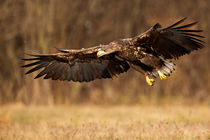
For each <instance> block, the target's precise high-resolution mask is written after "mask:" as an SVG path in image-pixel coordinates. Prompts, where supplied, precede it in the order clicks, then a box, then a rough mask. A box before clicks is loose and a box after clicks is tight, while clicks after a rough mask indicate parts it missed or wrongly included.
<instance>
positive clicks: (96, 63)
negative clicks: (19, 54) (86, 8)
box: [22, 49, 130, 82]
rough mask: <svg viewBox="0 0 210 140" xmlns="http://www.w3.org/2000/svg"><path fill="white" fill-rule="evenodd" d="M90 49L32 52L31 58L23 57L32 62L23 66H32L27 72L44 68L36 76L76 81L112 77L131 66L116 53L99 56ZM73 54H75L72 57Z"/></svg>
mask: <svg viewBox="0 0 210 140" xmlns="http://www.w3.org/2000/svg"><path fill="white" fill-rule="evenodd" d="M89 50H90V49H89ZM89 50H88V51H87V50H86V52H87V54H85V53H84V52H83V53H81V51H78V53H75V52H74V53H73V54H71V53H67V50H65V51H63V50H62V51H63V53H62V52H61V53H58V54H49V55H46V54H45V55H39V54H36V55H34V54H32V55H29V56H30V57H31V58H26V59H22V60H24V61H27V62H28V61H29V62H31V63H29V64H26V65H24V66H22V67H24V68H25V67H32V68H31V69H29V70H28V71H27V72H26V74H29V73H32V72H34V71H37V70H40V69H42V70H41V71H40V72H39V73H38V74H37V75H36V76H35V78H40V77H42V76H43V77H44V79H52V80H61V81H64V80H67V81H74V82H89V81H92V80H95V79H102V78H112V77H113V76H115V75H118V74H120V73H123V72H126V71H127V70H128V69H129V68H130V67H129V65H128V63H127V62H126V61H123V60H118V59H116V58H114V57H113V55H114V54H108V55H106V56H105V57H102V58H97V56H96V53H95V52H96V51H94V54H91V53H90V51H89ZM72 55H74V56H73V57H72ZM74 57H75V58H74ZM34 61H35V62H34Z"/></svg>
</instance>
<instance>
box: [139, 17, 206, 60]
mask: <svg viewBox="0 0 210 140" xmlns="http://www.w3.org/2000/svg"><path fill="white" fill-rule="evenodd" d="M185 19H186V18H183V19H182V20H180V21H178V22H176V23H174V24H173V25H171V26H169V27H167V28H160V24H156V25H155V26H153V27H152V28H151V29H150V30H148V31H147V32H145V33H143V34H142V35H140V36H139V37H138V38H137V42H140V43H143V44H144V43H145V44H146V45H145V46H146V47H149V48H150V49H152V50H153V51H155V52H156V53H157V54H158V55H162V56H163V57H164V58H166V59H172V58H175V59H177V58H178V57H180V56H182V55H185V54H189V53H190V52H191V51H193V50H198V49H200V48H203V47H204V41H203V40H201V38H204V37H203V36H201V35H199V34H198V33H199V32H202V30H190V29H186V28H187V27H191V26H193V25H195V24H196V23H197V22H193V23H190V24H186V25H182V26H178V25H179V24H180V23H182V22H183V21H184V20H185Z"/></svg>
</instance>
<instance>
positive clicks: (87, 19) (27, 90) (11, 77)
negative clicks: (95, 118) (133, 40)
mask: <svg viewBox="0 0 210 140" xmlns="http://www.w3.org/2000/svg"><path fill="white" fill-rule="evenodd" d="M209 5H210V1H207V0H206V1H198V0H187V1H184V4H183V0H172V1H171V0H157V1H153V0H129V1H128V0H120V1H118V0H69V1H66V0H30V1H29V0H1V1H0V85H1V88H0V103H1V104H5V103H11V102H23V103H25V104H69V103H86V102H89V103H96V104H107V103H111V104H115V103H145V102H149V101H159V102H161V101H163V100H164V99H166V100H167V99H173V98H180V99H186V101H199V102H203V101H208V102H209V101H210V96H209V92H210V63H209V60H210V49H209V47H208V44H209V41H210V40H209V38H208V35H209V34H210V16H209V15H210V9H209ZM183 17H188V20H187V21H189V22H192V21H195V20H196V21H197V20H198V21H199V24H198V25H196V26H195V27H194V28H196V29H198V28H199V29H203V30H204V33H203V35H204V36H206V39H205V41H206V46H207V47H206V48H205V49H203V50H200V51H198V52H193V53H192V54H191V55H189V56H183V57H181V60H179V61H178V62H177V66H176V71H175V72H174V73H173V74H172V76H171V77H170V78H168V79H167V80H164V81H160V80H157V81H156V83H155V86H154V87H149V86H148V85H147V84H146V82H145V77H144V76H143V75H141V74H140V73H137V72H134V71H129V72H128V73H127V74H122V75H121V76H119V77H118V78H115V79H114V80H96V81H94V82H91V83H82V84H80V83H73V82H60V81H51V80H42V79H38V80H33V77H34V76H35V74H37V73H35V74H34V75H27V76H24V72H25V71H24V70H23V69H21V67H20V66H21V65H23V62H22V61H21V60H20V58H23V57H25V56H24V52H31V50H34V51H36V52H39V53H54V52H56V50H55V49H54V48H53V47H54V46H56V47H58V48H66V49H72V48H74V49H75V48H78V49H79V48H86V47H91V46H95V45H98V44H102V43H108V42H110V41H113V40H115V39H119V38H128V37H132V36H136V35H138V34H140V33H142V32H144V31H145V30H147V29H148V28H149V27H150V26H152V25H154V24H155V23H156V22H160V23H161V24H162V25H165V26H167V25H169V24H172V23H173V22H175V21H177V20H179V19H181V18H183Z"/></svg>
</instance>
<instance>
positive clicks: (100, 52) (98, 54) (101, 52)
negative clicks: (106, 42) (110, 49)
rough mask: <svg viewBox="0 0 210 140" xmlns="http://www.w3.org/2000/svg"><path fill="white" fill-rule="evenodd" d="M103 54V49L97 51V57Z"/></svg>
mask: <svg viewBox="0 0 210 140" xmlns="http://www.w3.org/2000/svg"><path fill="white" fill-rule="evenodd" d="M105 54H106V53H105V51H98V52H97V57H98V58H99V57H101V56H103V55H105Z"/></svg>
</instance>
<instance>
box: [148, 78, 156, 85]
mask: <svg viewBox="0 0 210 140" xmlns="http://www.w3.org/2000/svg"><path fill="white" fill-rule="evenodd" d="M146 81H147V84H148V85H149V86H153V83H154V82H155V80H154V79H152V78H151V79H150V78H149V76H146Z"/></svg>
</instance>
